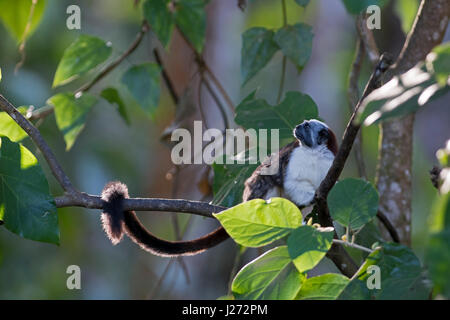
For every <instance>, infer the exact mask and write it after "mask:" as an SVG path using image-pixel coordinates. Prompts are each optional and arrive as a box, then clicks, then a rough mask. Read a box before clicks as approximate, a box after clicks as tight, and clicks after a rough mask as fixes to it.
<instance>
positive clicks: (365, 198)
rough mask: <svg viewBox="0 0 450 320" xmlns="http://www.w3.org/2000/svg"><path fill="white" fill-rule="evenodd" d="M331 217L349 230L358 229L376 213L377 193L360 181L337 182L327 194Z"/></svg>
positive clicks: (367, 183) (365, 182)
mask: <svg viewBox="0 0 450 320" xmlns="http://www.w3.org/2000/svg"><path fill="white" fill-rule="evenodd" d="M328 206H329V208H330V215H331V217H332V218H333V219H334V220H336V221H337V222H339V223H340V224H342V225H343V226H346V227H350V228H351V229H353V230H355V229H359V228H361V227H362V226H363V225H365V224H366V223H367V222H369V221H370V220H372V219H373V218H374V217H375V216H376V215H377V212H378V192H377V190H376V189H375V188H374V187H373V186H372V184H371V183H370V182H367V181H364V180H361V179H352V178H350V179H344V180H342V181H339V182H338V183H337V184H336V185H335V186H334V187H333V189H331V191H330V193H329V194H328Z"/></svg>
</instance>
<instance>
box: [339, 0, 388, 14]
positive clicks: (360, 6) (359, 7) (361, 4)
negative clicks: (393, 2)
mask: <svg viewBox="0 0 450 320" xmlns="http://www.w3.org/2000/svg"><path fill="white" fill-rule="evenodd" d="M343 2H344V5H345V8H346V9H347V11H348V12H349V13H351V14H359V13H360V12H361V11H365V10H367V7H368V6H371V5H376V6H379V7H384V6H385V5H386V4H387V3H388V2H389V1H388V0H356V1H355V0H343Z"/></svg>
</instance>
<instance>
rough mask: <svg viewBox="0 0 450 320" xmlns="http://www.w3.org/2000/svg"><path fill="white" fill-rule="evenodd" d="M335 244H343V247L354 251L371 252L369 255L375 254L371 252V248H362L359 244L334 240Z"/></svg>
mask: <svg viewBox="0 0 450 320" xmlns="http://www.w3.org/2000/svg"><path fill="white" fill-rule="evenodd" d="M333 243H339V244H342V245H343V246H346V247H350V248H354V249H358V250H361V251H365V252H369V253H372V252H373V250H371V249H369V248H366V247H363V246H360V245H359V244H356V243H353V242H348V241H343V240H338V239H333Z"/></svg>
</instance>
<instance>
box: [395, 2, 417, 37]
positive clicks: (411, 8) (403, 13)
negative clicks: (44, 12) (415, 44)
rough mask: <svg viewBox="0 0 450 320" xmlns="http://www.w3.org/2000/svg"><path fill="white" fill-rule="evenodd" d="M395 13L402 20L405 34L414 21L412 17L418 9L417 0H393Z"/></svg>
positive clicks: (414, 16)
mask: <svg viewBox="0 0 450 320" xmlns="http://www.w3.org/2000/svg"><path fill="white" fill-rule="evenodd" d="M394 9H395V13H396V14H397V16H398V17H399V18H400V20H401V22H402V29H403V32H404V33H405V34H407V33H408V32H409V31H410V30H411V27H412V25H413V23H414V19H415V18H416V15H417V10H418V9H419V1H418V0H397V1H395V6H394Z"/></svg>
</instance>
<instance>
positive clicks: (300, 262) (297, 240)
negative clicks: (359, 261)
mask: <svg viewBox="0 0 450 320" xmlns="http://www.w3.org/2000/svg"><path fill="white" fill-rule="evenodd" d="M333 235H334V230H333V228H314V227H311V226H301V227H299V228H297V229H296V230H294V231H293V232H292V233H291V235H290V236H289V238H288V240H287V245H288V250H289V255H290V257H291V258H292V260H293V262H294V265H295V267H296V268H297V269H298V271H300V272H305V271H308V270H311V269H312V268H314V267H315V266H316V265H317V264H318V263H319V262H320V260H322V258H323V257H325V255H326V254H327V252H328V250H329V249H330V248H331V244H332V240H333Z"/></svg>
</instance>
